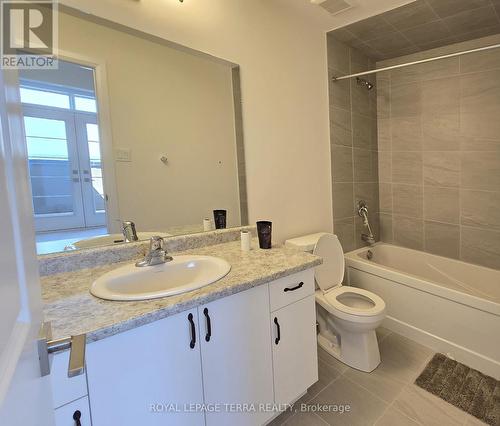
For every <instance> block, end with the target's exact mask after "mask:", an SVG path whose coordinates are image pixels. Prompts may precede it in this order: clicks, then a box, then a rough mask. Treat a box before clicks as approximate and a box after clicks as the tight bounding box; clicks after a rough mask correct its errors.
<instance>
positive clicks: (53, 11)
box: [0, 0, 57, 69]
mask: <svg viewBox="0 0 500 426" xmlns="http://www.w3.org/2000/svg"><path fill="white" fill-rule="evenodd" d="M0 13H1V24H2V25H1V28H2V30H1V34H0V35H1V66H2V68H15V69H40V68H42V69H47V68H48V69H53V68H57V60H56V58H55V54H56V53H57V4H56V3H55V2H53V1H49V0H40V1H36V2H32V1H23V0H17V1H11V0H0Z"/></svg>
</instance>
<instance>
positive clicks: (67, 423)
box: [55, 396, 92, 426]
mask: <svg viewBox="0 0 500 426" xmlns="http://www.w3.org/2000/svg"><path fill="white" fill-rule="evenodd" d="M55 419H56V425H55V426H75V425H76V424H77V423H76V420H77V419H78V420H80V424H81V425H82V426H92V423H91V422H90V410H89V400H88V398H87V397H86V396H85V397H83V398H80V399H77V400H76V401H73V402H70V403H69V404H66V405H63V406H62V407H60V408H58V409H57V410H55Z"/></svg>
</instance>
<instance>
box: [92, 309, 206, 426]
mask: <svg viewBox="0 0 500 426" xmlns="http://www.w3.org/2000/svg"><path fill="white" fill-rule="evenodd" d="M189 315H192V316H191V317H189V318H188V316H189ZM190 320H191V321H192V322H193V325H194V326H195V327H196V333H195V335H196V343H195V344H194V345H191V339H192V335H191V332H192V331H191V330H192V325H191V321H190ZM197 332H198V315H197V311H196V310H193V311H186V312H182V313H180V314H177V315H174V316H171V317H168V318H165V319H162V320H159V321H155V322H153V323H151V324H147V325H144V326H142V327H138V328H134V329H132V330H129V331H127V332H124V333H121V334H117V335H115V336H111V337H107V338H105V339H103V340H99V341H97V342H94V343H91V344H89V345H88V346H87V375H88V383H89V397H90V407H91V411H92V423H93V426H110V425H120V426H127V425H130V426H137V425H141V426H145V425H176V426H177V425H190V426H191V425H203V424H204V414H203V413H202V412H200V411H198V412H188V411H185V406H184V404H201V403H202V402H203V387H202V378H201V362H200V346H199V338H198V337H199V335H198V333H197ZM191 346H193V347H191ZM189 408H190V407H188V410H189Z"/></svg>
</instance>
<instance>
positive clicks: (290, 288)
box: [283, 281, 304, 293]
mask: <svg viewBox="0 0 500 426" xmlns="http://www.w3.org/2000/svg"><path fill="white" fill-rule="evenodd" d="M303 285H304V282H303V281H301V282H300V283H298V284H297V285H296V286H295V287H285V289H284V290H283V291H284V292H285V293H286V292H287V291H295V290H298V289H299V288H302V286H303Z"/></svg>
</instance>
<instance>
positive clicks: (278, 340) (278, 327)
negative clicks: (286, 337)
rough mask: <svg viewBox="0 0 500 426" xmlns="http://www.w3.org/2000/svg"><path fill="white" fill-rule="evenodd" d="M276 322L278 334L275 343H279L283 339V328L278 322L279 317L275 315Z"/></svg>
mask: <svg viewBox="0 0 500 426" xmlns="http://www.w3.org/2000/svg"><path fill="white" fill-rule="evenodd" d="M274 323H275V324H276V331H277V333H278V335H277V336H276V339H274V344H276V345H277V344H278V343H279V342H280V340H281V330H280V323H279V322H278V318H276V317H274Z"/></svg>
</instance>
